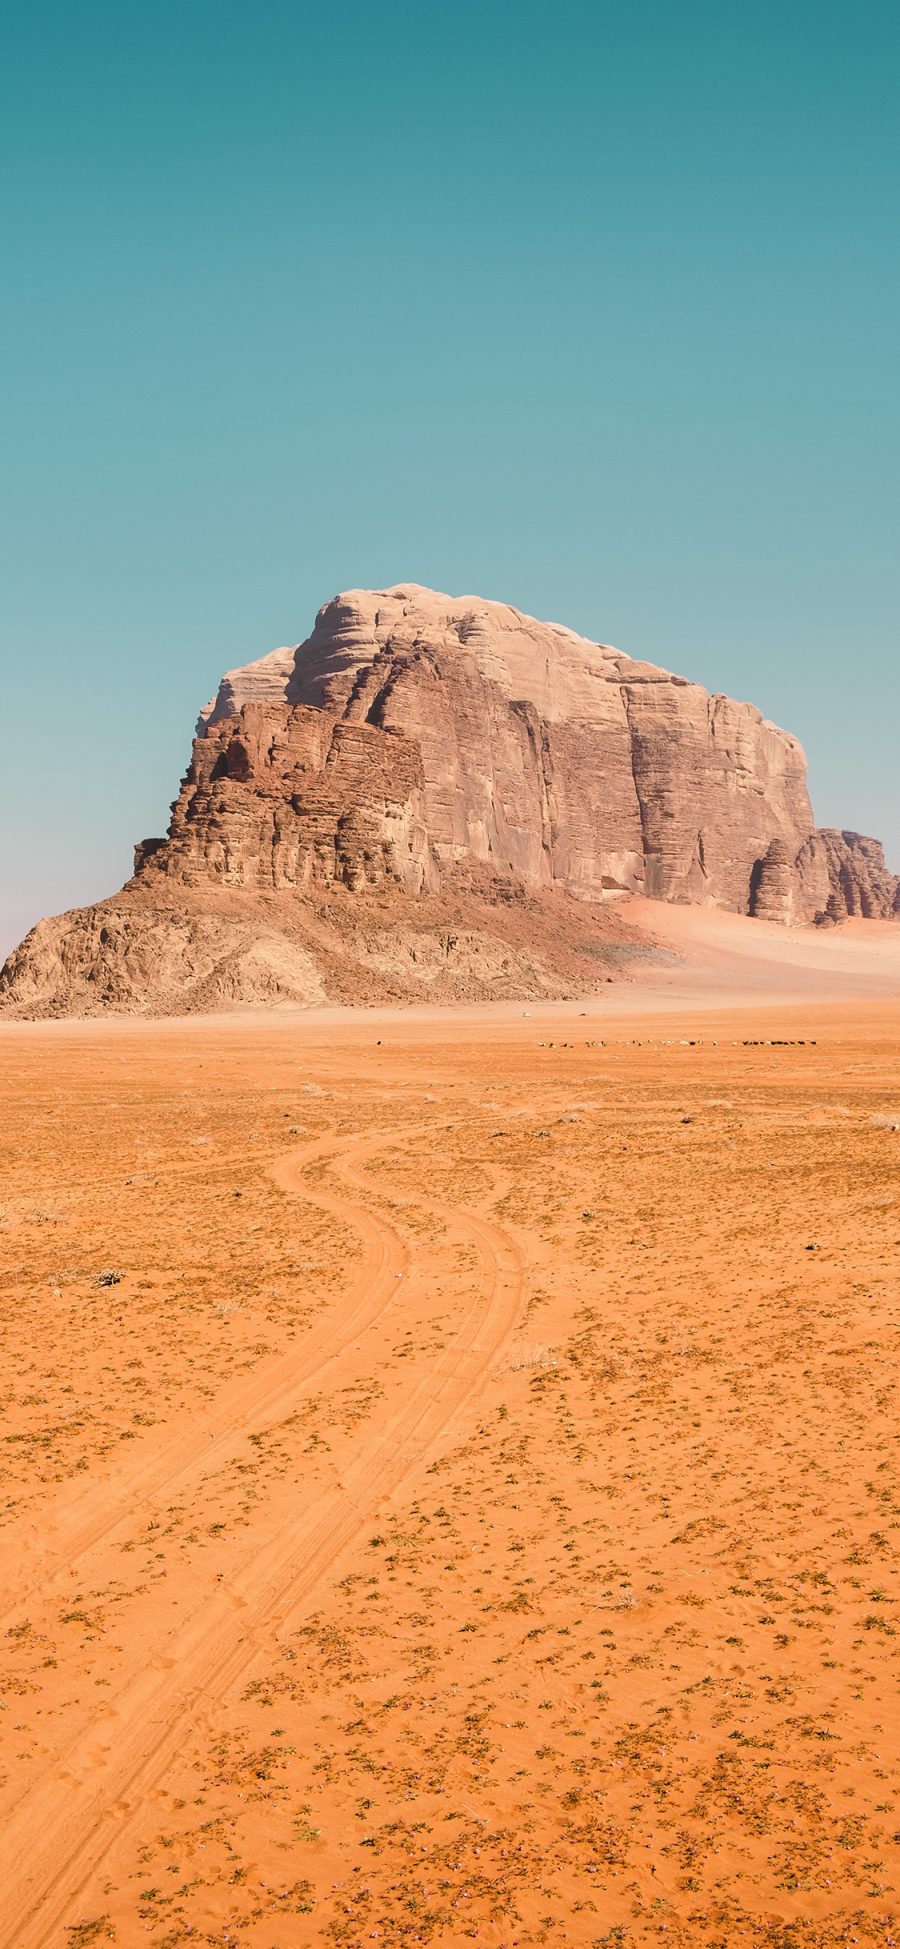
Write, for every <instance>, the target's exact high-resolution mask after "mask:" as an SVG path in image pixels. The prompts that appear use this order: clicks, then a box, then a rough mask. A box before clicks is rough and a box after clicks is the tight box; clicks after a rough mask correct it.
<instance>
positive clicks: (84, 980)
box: [0, 584, 900, 1015]
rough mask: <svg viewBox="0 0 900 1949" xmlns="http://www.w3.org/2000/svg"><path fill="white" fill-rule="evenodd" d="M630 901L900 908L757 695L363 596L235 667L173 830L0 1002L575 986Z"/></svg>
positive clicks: (16, 956) (13, 962)
mask: <svg viewBox="0 0 900 1949" xmlns="http://www.w3.org/2000/svg"><path fill="white" fill-rule="evenodd" d="M629 894H643V895H645V896H648V897H649V898H651V899H655V900H660V901H674V902H680V903H696V904H704V905H711V906H718V907H722V908H726V909H730V910H731V911H733V912H736V913H741V914H749V915H756V916H758V917H761V918H763V919H766V920H768V921H780V922H784V923H785V924H802V923H810V922H817V923H819V924H823V923H835V922H839V921H841V920H843V919H845V918H847V917H848V916H864V917H871V918H882V919H883V918H886V917H894V916H897V915H900V880H898V878H897V877H896V876H894V875H893V874H891V873H890V872H888V870H887V868H886V866H885V862H884V856H883V852H882V848H881V846H880V845H879V843H878V842H877V841H876V840H874V839H868V838H865V837H863V836H861V835H860V834H858V833H854V832H841V831H834V830H820V829H817V828H816V826H815V824H814V821H813V814H812V808H811V805H810V800H809V793H808V790H807V781H806V759H805V756H804V753H803V749H802V747H801V745H800V744H799V743H798V741H797V739H796V738H794V737H792V736H790V735H789V734H788V733H787V732H785V731H781V730H779V729H778V728H777V726H776V725H774V724H771V723H769V722H768V721H767V720H766V719H765V718H764V717H763V716H762V715H761V713H760V712H759V711H758V710H757V709H755V707H754V706H753V705H752V704H744V703H736V702H734V701H733V699H731V698H730V697H725V696H718V695H717V696H709V695H708V694H707V692H706V691H705V690H703V689H702V688H701V686H700V685H699V684H695V683H690V682H689V681H688V680H687V679H686V678H684V677H680V676H674V675H672V674H671V673H670V672H668V671H666V670H661V669H657V668H656V667H655V666H654V665H652V664H649V663H643V662H640V661H636V660H634V659H632V658H631V657H628V656H625V655H623V654H622V653H621V652H620V651H618V650H615V649H613V648H611V647H610V646H609V645H608V644H603V643H593V642H589V641H588V640H587V639H585V638H584V637H581V636H578V635H576V634H575V633H574V632H573V631H572V630H569V629H565V628H563V627H561V626H559V625H558V624H555V623H540V622H536V621H535V620H534V619H533V618H532V617H530V616H525V615H522V614H521V613H520V612H519V611H518V610H516V609H512V608H509V607H507V606H506V605H505V604H502V603H497V602H487V601H483V600H481V599H478V598H474V597H468V596H466V597H461V598H454V597H450V596H445V595H440V594H437V593H435V592H434V591H432V590H429V589H424V588H419V587H417V586H415V585H412V584H403V585H399V586H397V587H395V588H392V589H387V590H381V591H368V590H351V591H349V592H347V593H345V594H343V595H339V596H336V597H335V598H334V600H333V601H331V602H328V603H326V604H325V606H324V608H322V609H321V610H320V611H319V614H318V616H317V617H316V622H315V627H314V629H313V631H312V634H311V635H310V636H309V637H307V639H306V640H305V642H302V643H300V644H299V645H297V646H295V647H293V648H290V649H278V650H274V651H272V652H271V654H270V655H268V656H264V657H261V658H260V659H258V660H257V661H256V662H252V663H248V664H246V665H245V666H243V667H242V668H240V669H236V670H231V671H229V672H228V673H227V675H226V676H225V677H223V679H222V682H221V684H220V686H219V690H218V693H217V695H216V697H215V698H214V699H213V700H212V702H211V703H210V704H209V705H208V707H207V709H206V710H205V711H204V712H203V713H202V715H201V717H200V720H199V723H198V726H197V736H196V738H195V741H194V746H193V755H192V758H191V762H190V765H189V767H188V771H187V773H186V775H185V778H184V780H183V783H182V785H181V789H180V791H179V794H178V797H177V799H176V800H175V803H174V805H173V807H172V818H171V823H170V826H169V831H168V836H167V837H166V838H165V839H147V840H144V841H142V842H141V843H140V844H139V845H138V846H137V847H136V849H135V873H134V877H133V878H132V879H131V880H130V881H129V882H128V884H127V886H126V887H125V888H123V890H122V892H121V893H120V894H118V895H115V896H114V897H113V898H112V899H110V900H106V901H103V902H100V903H99V904H98V905H96V906H93V907H88V908H85V909H82V910H80V911H75V912H72V913H69V914H65V915H62V916H59V917H57V918H54V919H50V920H45V921H42V922H40V923H39V925H38V926H37V927H35V928H34V929H33V930H32V932H31V933H30V934H29V935H28V936H27V937H26V939H25V940H24V941H23V942H22V944H21V946H20V947H18V948H17V949H16V950H15V951H14V952H13V954H12V955H11V956H10V957H9V959H8V961H7V962H6V964H5V967H4V968H3V969H2V971H0V1007H2V1008H4V1009H5V1010H6V1011H7V1012H12V1013H15V1014H21V1015H57V1014H84V1013H96V1012H99V1011H104V1012H105V1011H107V1010H110V1009H113V1010H115V1009H121V1010H136V1011H151V1012H182V1011H186V1010H193V1009H204V1008H227V1007H235V1006H248V1005H254V1004H256V1005H265V1004H270V1005H271V1004H273V1003H274V1004H279V1003H281V1004H291V1003H311V1002H316V1001H321V1000H324V999H333V1000H337V1001H346V1000H351V1001H352V1000H359V1001H377V1000H385V999H396V1000H404V999H412V998H415V997H416V996H421V995H426V994H427V995H429V996H430V997H431V998H433V999H440V1000H455V999H456V1000H458V999H484V998H489V997H492V996H493V997H496V998H498V999H499V998H516V997H520V996H521V997H523V998H526V997H529V996H532V995H535V996H540V995H545V996H561V995H566V994H573V993H578V992H582V993H585V992H588V991H589V990H591V989H593V988H595V987H596V986H597V984H598V982H599V981H601V980H607V979H609V978H610V969H613V970H616V969H618V968H620V967H622V966H623V965H624V964H626V963H627V959H628V952H629V943H630V939H631V936H630V934H629V929H628V924H627V898H625V897H626V896H628V895H629ZM635 951H636V952H637V951H639V950H637V949H635ZM644 952H646V949H644Z"/></svg>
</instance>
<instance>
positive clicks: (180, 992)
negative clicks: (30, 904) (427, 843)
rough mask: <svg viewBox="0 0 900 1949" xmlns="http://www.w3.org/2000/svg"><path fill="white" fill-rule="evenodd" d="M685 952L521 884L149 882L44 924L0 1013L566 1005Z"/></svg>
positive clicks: (12, 970) (613, 915) (1, 976)
mask: <svg viewBox="0 0 900 1949" xmlns="http://www.w3.org/2000/svg"><path fill="white" fill-rule="evenodd" d="M675 958H676V957H675V956H673V955H672V954H671V953H670V952H669V951H668V950H666V949H665V948H663V947H654V946H652V945H648V942H647V937H646V934H645V933H644V932H641V933H640V934H638V933H637V931H636V930H634V929H632V928H630V927H629V926H628V923H627V921H626V920H625V919H624V917H623V916H622V915H621V914H620V913H619V912H617V911H616V910H615V909H610V908H601V909H593V908H588V907H585V906H583V905H581V904H579V903H576V902H575V901H573V900H570V899H568V898H567V896H566V895H564V894H560V893H555V892H550V893H547V894H539V895H532V894H528V893H526V892H525V890H524V889H523V888H520V887H518V888H517V887H515V886H510V885H509V884H508V883H504V884H503V885H502V886H501V887H499V888H492V887H490V886H489V885H487V886H484V887H482V888H480V889H478V890H475V889H473V888H471V887H466V886H461V887H459V888H458V889H445V890H444V891H443V892H442V894H441V897H440V898H437V897H434V896H430V895H420V896H418V897H413V896H409V895H404V894H402V893H396V892H386V893H380V894H369V895H366V894H353V893H350V892H348V891H347V889H346V888H343V887H338V888H334V889H332V890H330V891H328V892H325V893H323V894H321V895H319V896H318V897H317V898H315V899H310V898H304V897H302V896H299V895H295V896H293V897H291V898H289V899H285V898H284V896H283V895H282V896H276V895H269V896H266V895H260V894H247V893H241V892H239V891H232V890H229V889H223V890H222V891H221V892H215V893H210V892H208V891H204V892H192V893H186V892H184V891H183V890H182V889H179V888H172V889H167V888H163V887H160V888H159V889H158V890H157V889H156V888H150V887H147V886H146V885H144V884H142V883H141V881H140V879H138V880H136V881H132V882H130V883H129V885H128V887H126V888H125V889H124V890H123V892H122V893H120V894H118V895H116V897H115V898H114V899H112V900H105V901H101V902H100V903H99V904H98V905H97V906H94V907H87V908H82V909H78V910H75V911H73V912H72V913H68V914H61V915H59V916H58V917H56V918H54V919H52V920H44V921H41V922H40V923H39V925H38V926H37V927H35V928H33V929H32V932H31V933H30V934H29V935H28V936H27V938H26V939H25V940H24V941H23V942H22V944H21V946H20V947H18V948H17V949H16V950H15V952H14V953H13V954H12V955H11V956H10V958H9V960H8V961H7V963H6V966H5V967H4V968H3V969H2V970H0V1009H2V1011H3V1013H4V1014H5V1015H6V1016H7V1018H9V1017H13V1018H15V1017H22V1018H29V1019H41V1018H44V1019H47V1018H52V1017H59V1016H68V1015H80V1016H84V1015H87V1016H92V1015H93V1016H96V1015H106V1014H126V1015H128V1014H133V1015H150V1016H163V1015H190V1014H195V1013H196V1014H201V1013H216V1012H218V1013H227V1012H228V1011H230V1010H242V1009H253V1008H296V1007H310V1006H313V1005H315V1004H317V1003H323V1002H332V1003H345V1004H356V1005H362V1006H366V1005H374V1004H377V1003H386V1002H388V1003H389V1002H401V1003H402V1002H435V1003H453V1002H455V1003H460V1002H483V1001H530V1000H540V999H545V1000H567V999H573V998H575V997H577V996H584V995H592V994H597V993H599V991H600V990H601V988H603V987H604V986H605V985H606V984H607V983H608V982H610V981H613V980H615V981H619V980H627V979H629V977H630V975H631V974H632V973H636V972H637V971H638V970H639V969H640V968H642V967H645V966H646V965H647V964H648V963H649V964H651V965H659V966H663V965H665V964H666V963H669V962H672V961H674V960H675Z"/></svg>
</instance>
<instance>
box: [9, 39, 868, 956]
mask: <svg viewBox="0 0 900 1949" xmlns="http://www.w3.org/2000/svg"><path fill="white" fill-rule="evenodd" d="M3 50H4V56H5V58H4V62H3V77H4V78H3V81H2V83H0V86H2V89H3V96H4V115H3V120H2V133H0V143H2V149H3V159H4V163H5V177H6V181H7V183H8V184H10V185H11V186H12V194H11V195H10V196H9V197H8V198H7V203H6V209H5V213H4V219H3V222H4V229H5V256H6V262H7V265H8V266H12V267H14V269H15V275H14V277H12V278H11V279H10V280H9V290H8V295H7V299H6V304H5V325H6V345H7V356H6V360H5V362H4V377H3V381H2V384H3V389H4V400H3V403H4V426H5V431H6V444H7V456H8V457H7V465H6V468H5V470H4V480H3V497H4V506H3V516H4V519H3V532H4V538H5V544H6V557H5V575H4V586H5V597H6V599H5V602H4V606H3V617H2V646H3V658H4V673H5V685H6V693H7V697H8V698H9V699H10V700H11V704H12V737H11V738H10V739H9V740H8V750H7V754H6V759H5V763H4V766H3V783H2V788H0V789H2V792H3V799H4V804H3V823H4V829H5V830H6V832H7V833H12V834H13V842H12V843H11V842H10V841H9V840H7V867H6V874H5V886H4V895H3V901H2V906H0V950H2V951H4V952H5V951H6V950H8V948H9V947H10V946H12V945H13V944H14V942H15V941H16V940H17V939H19V938H20V937H21V935H22V934H23V933H24V932H25V931H26V929H27V928H28V927H29V926H30V925H31V924H33V922H34V921H36V920H37V919H38V918H40V916H41V915H43V914H46V913H51V912H58V911H61V910H62V909H64V908H66V907H71V906H75V905H80V904H83V903H85V902H87V901H90V900H93V899H96V898H100V897H102V896H103V895H105V894H109V893H112V892H114V891H115V890H116V889H117V888H118V887H119V886H120V885H121V883H122V881H123V880H124V879H125V878H126V877H127V875H128V873H129V872H130V870H131V850H132V846H133V844H134V842H135V841H136V840H138V839H141V838H143V837H145V836H148V835H150V834H153V833H158V832H161V831H164V830H165V826H166V823H167V817H168V806H169V802H170V800H171V799H172V798H173V797H174V794H175V792H176V790H177V786H178V781H179V778H180V777H181V775H182V773H183V771H184V768H185V765H186V763H187V759H188V756H189V750H190V738H191V732H192V728H193V723H194V720H195V718H196V715H197V712H198V710H199V709H200V708H201V707H202V705H203V704H204V703H205V702H206V700H207V698H208V697H209V696H210V694H211V693H212V691H213V690H214V689H215V686H216V684H217V682H218V680H219V677H220V676H221V674H222V672H223V671H224V670H225V669H226V668H228V667H231V666H234V665H236V664H240V663H243V662H247V661H250V660H252V659H253V658H255V657H258V656H262V655H264V654H265V653H266V652H267V651H268V650H269V649H271V648H273V647H274V646H275V645H276V644H279V643H291V642H296V641H298V640H300V639H301V638H302V637H304V636H305V635H306V634H308V632H309V629H310V628H311V626H312V621H313V617H314V615H315V612H316V610H317V608H318V607H319V606H320V605H321V603H322V602H324V601H326V600H327V599H328V598H329V597H330V596H332V595H333V594H335V593H337V592H338V591H339V590H340V589H342V588H347V587H353V586H362V587H384V586H387V585H389V584H392V583H396V582H398V581H403V580H407V579H409V580H414V581H417V582H420V583H424V584H426V585H428V586H432V587H436V588H440V589H445V590H447V591H448V592H449V593H451V594H457V593H463V592H468V593H473V594H477V595H480V596H484V597H488V598H491V599H494V600H498V601H507V602H511V603H512V604H514V605H515V606H516V607H517V608H519V609H523V610H526V611H528V612H529V613H531V614H533V615H536V616H538V617H540V618H541V619H551V620H553V621H556V622H560V623H564V624H567V625H568V626H569V627H570V628H573V629H575V630H578V631H579V632H580V633H582V634H584V635H586V636H589V637H592V638H594V639H596V640H601V641H607V642H613V643H615V644H616V645H617V646H618V647H619V648H621V649H622V650H624V651H626V652H627V653H628V654H630V655H633V656H637V657H643V658H646V659H647V660H649V661H651V662H655V663H659V664H662V665H664V666H666V667H668V668H670V669H674V670H677V671H679V672H680V673H682V674H684V675H686V676H688V677H690V678H693V679H696V680H697V681H699V682H701V683H703V684H704V685H705V686H706V687H707V688H708V689H710V690H719V691H725V692H728V693H729V694H731V695H732V696H735V697H738V698H746V699H749V700H750V701H751V702H753V703H754V704H755V705H757V706H758V708H759V709H760V710H761V711H762V712H763V714H764V715H765V716H766V717H768V718H771V719H773V720H774V721H775V722H776V723H779V724H781V725H783V726H784V727H785V728H786V729H788V730H789V731H791V732H792V733H793V734H794V735H796V736H797V737H798V738H799V739H800V740H801V742H802V743H803V745H804V748H805V750H806V752H807V756H808V758H809V762H810V790H811V795H812V801H813V808H814V812H815V816H816V819H817V822H818V823H819V824H821V825H836V826H841V827H844V828H853V829H856V830H859V831H862V832H866V833H870V834H873V835H874V836H876V837H878V838H881V839H882V840H883V841H884V843H885V848H886V852H887V856H888V860H889V863H890V864H891V865H892V866H893V867H894V869H895V870H897V869H900V794H898V789H897V765H896V735H897V712H898V705H900V677H898V665H900V659H898V644H897V614H898V607H900V604H898V597H900V586H898V584H900V576H898V567H897V548H896V534H897V516H898V492H897V461H896V456H897V432H898V426H897V421H898V411H897V407H898V381H897V371H896V337H897V309H898V306H897V296H898V281H900V273H898V268H897V259H896V249H895V239H896V234H897V217H898V204H900V196H898V159H897V146H896V133H895V131H896V120H897V107H898V102H897V95H898V87H897V77H898V74H900V62H898V55H900V15H898V14H897V12H896V10H895V9H892V8H889V7H888V6H886V5H881V4H865V0H864V4H863V5H861V6H854V7H852V8H851V6H850V5H849V4H838V5H831V6H828V7H826V8H824V9H823V8H822V7H820V6H815V7H814V6H813V5H812V4H806V0H799V4H798V5H797V6H795V7H794V8H792V9H791V10H790V11H789V14H788V13H787V12H786V10H784V9H781V8H777V7H776V6H775V5H774V4H763V5H761V6H760V7H758V8H756V9H754V10H753V12H752V14H748V15H747V16H746V17H745V18H737V17H736V16H735V15H734V13H733V11H731V10H730V11H729V12H728V13H727V14H725V13H723V11H722V10H721V9H718V8H715V7H713V6H712V5H711V4H710V5H697V4H691V5H689V6H687V7H685V8H682V9H679V10H676V11H674V12H673V10H671V9H666V8H663V7H661V6H659V5H640V4H639V5H637V6H636V7H634V8H633V9H629V10H627V12H625V11H624V10H621V9H618V8H613V7H612V6H609V5H603V4H595V5H588V4H575V3H574V0H562V4H561V5H560V6H559V7H557V8H556V9H554V10H553V13H552V14H551V13H550V12H549V11H548V10H546V9H544V8H542V7H540V6H537V5H535V4H531V0H526V3H525V4H523V5H522V6H521V7H519V8H518V9H516V10H515V14H514V16H511V15H510V14H509V12H508V10H505V9H504V10H499V9H498V10H496V11H495V10H491V9H485V8H484V7H476V6H474V5H473V4H471V0H465V3H464V4H459V5H457V6H455V7H454V8H453V9H452V11H451V10H445V11H443V12H441V13H433V14H430V15H427V16H423V14H422V12H421V10H419V9H416V8H413V7H412V6H410V5H398V4H388V5H387V6H386V7H385V8H383V9H380V10H378V11H377V12H376V11H374V10H372V9H370V8H366V7H364V6H362V5H359V4H350V3H345V4H337V5H335V6H334V7H333V8H332V9H330V10H329V11H328V13H327V16H325V15H323V14H321V13H319V12H315V13H314V12H313V11H312V10H310V9H305V8H303V7H302V6H301V7H300V8H297V7H296V6H292V7H288V6H285V5H281V4H278V3H277V0H276V4H274V5H273V6H272V7H271V8H270V9H268V10H267V11H266V13H265V15H264V16H261V15H258V14H257V15H253V16H251V14H250V12H249V11H248V10H245V9H242V8H238V7H236V6H234V5H233V4H225V5H223V6H219V7H217V8H213V7H212V6H209V5H205V4H201V5H196V6H192V7H191V8H190V9H188V10H184V9H178V8H176V7H174V6H173V5H172V4H171V0H162V4H161V5H160V6H159V7H158V8H157V9H155V10H154V11H153V13H152V14H146V15H134V16H132V15H128V16H127V17H126V16H124V15H123V14H122V13H121V12H120V11H117V10H114V9H113V8H112V7H111V6H109V5H97V4H92V0H88V4H87V5H86V7H85V8H84V9H83V10H81V11H80V13H78V14H77V16H76V15H74V14H73V13H72V11H71V10H69V9H64V8H62V7H61V6H54V5H52V4H51V6H50V8H49V10H45V11H44V12H43V14H41V15H40V16H35V15H33V14H26V13H25V12H24V10H23V11H22V12H20V14H19V15H18V17H17V18H15V19H13V20H10V21H9V22H8V23H7V25H6V26H5V28H4V30H3Z"/></svg>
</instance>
